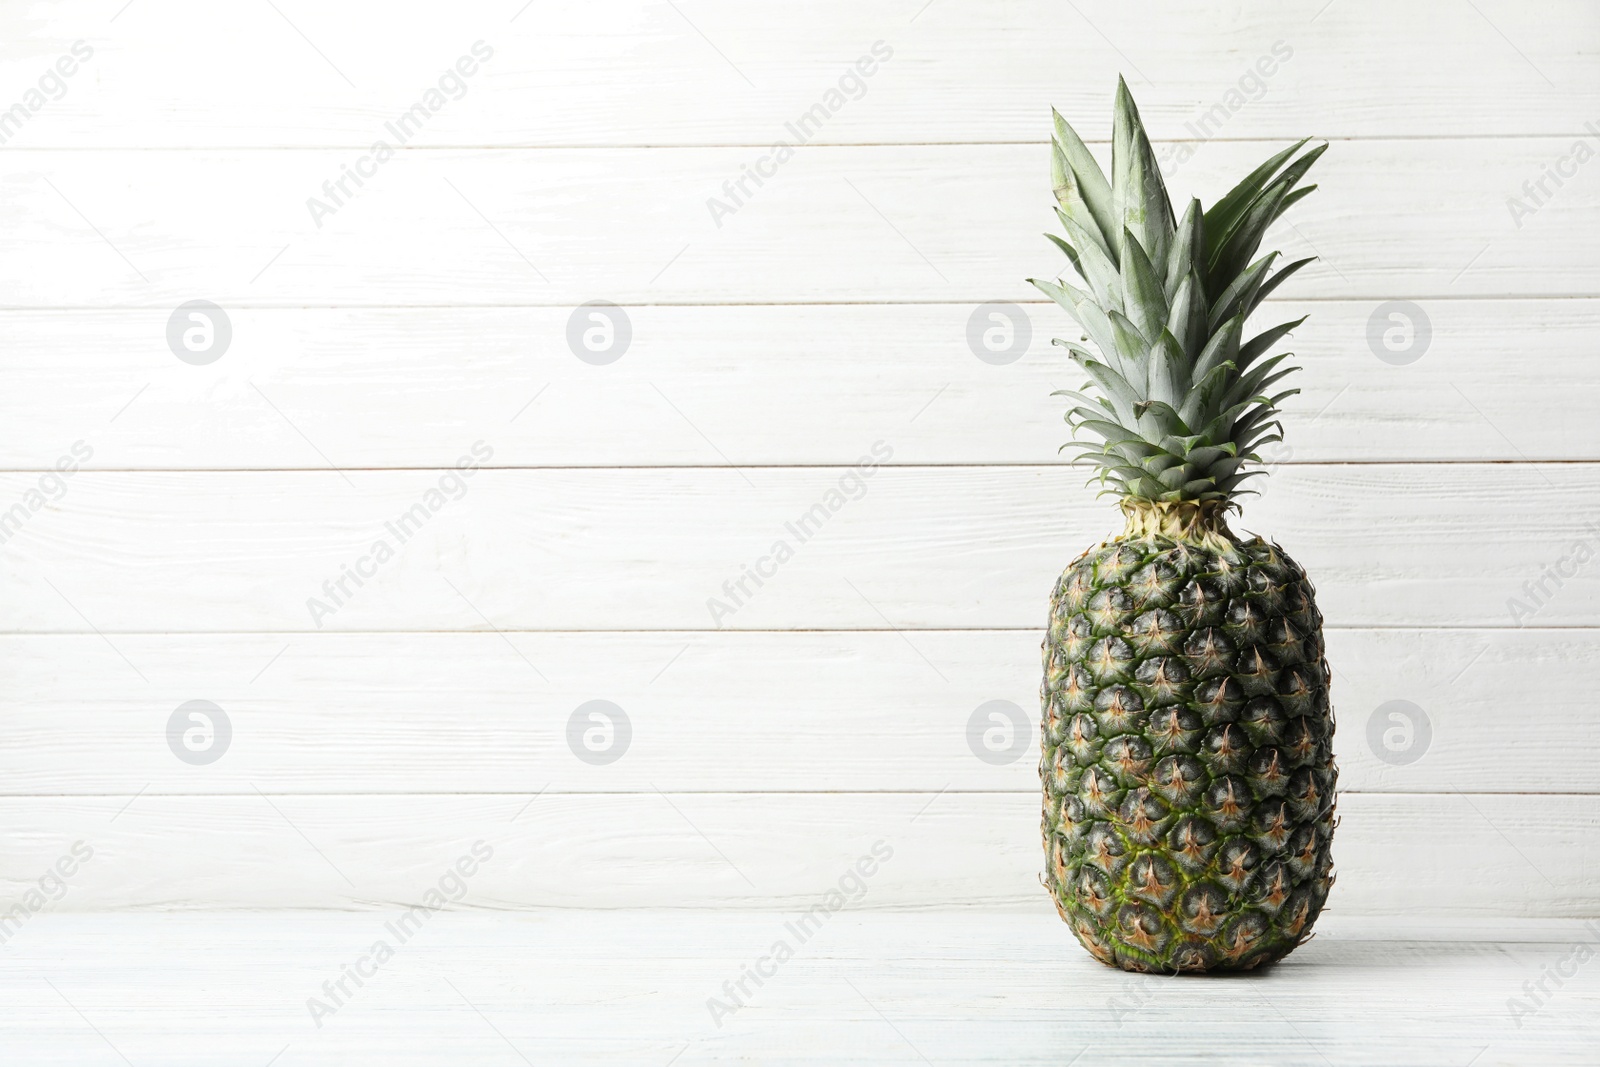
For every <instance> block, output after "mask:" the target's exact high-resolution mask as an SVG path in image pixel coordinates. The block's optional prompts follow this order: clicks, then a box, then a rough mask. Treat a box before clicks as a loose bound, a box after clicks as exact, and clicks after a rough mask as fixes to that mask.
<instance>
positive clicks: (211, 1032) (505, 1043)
mask: <svg viewBox="0 0 1600 1067" xmlns="http://www.w3.org/2000/svg"><path fill="white" fill-rule="evenodd" d="M394 918H395V915H394V914H393V913H388V912H382V911H373V912H299V913H296V912H207V913H189V914H181V913H177V914H175V913H146V914H122V915H107V914H71V913H63V914H53V915H52V914H42V915H40V916H37V917H35V919H34V920H32V922H31V923H30V925H28V926H27V927H26V928H24V929H23V930H22V931H20V932H19V933H18V934H16V935H15V936H14V937H13V938H12V939H11V941H10V943H9V944H7V945H6V946H5V948H4V950H3V954H4V958H5V962H4V965H3V967H0V996H3V998H4V1004H5V1005H6V1007H5V1011H4V1012H3V1013H0V1062H3V1063H5V1064H6V1065H7V1067H32V1065H35V1064H72V1065H74V1067H95V1065H99V1064H107V1065H115V1064H132V1065H135V1067H145V1065H155V1064H161V1065H167V1067H177V1065H183V1064H195V1065H203V1067H216V1065H219V1064H243V1065H262V1067H264V1065H266V1064H269V1063H270V1064H273V1065H275V1067H300V1065H309V1064H337V1065H346V1064H356V1063H372V1064H385V1065H398V1064H422V1063H451V1064H473V1065H482V1067H492V1065H496V1064H517V1063H530V1064H545V1063H551V1064H628V1065H630V1067H633V1065H651V1064H656V1065H661V1067H666V1065H668V1064H678V1065H680V1067H687V1065H690V1064H699V1063H713V1062H715V1063H724V1062H738V1063H760V1064H868V1063H872V1064H877V1063H883V1064H916V1063H929V1064H941V1065H943V1064H965V1063H985V1064H1005V1065H1008V1067H1015V1065H1019V1064H1056V1065H1064V1064H1069V1063H1076V1064H1080V1065H1089V1064H1125V1063H1131V1062H1144V1063H1161V1064H1180V1063H1182V1064H1187V1063H1239V1064H1272V1065H1275V1067H1288V1065H1298V1064H1307V1065H1329V1064H1362V1065H1372V1064H1404V1065H1406V1067H1418V1065H1435V1064H1437V1065H1441V1067H1467V1065H1469V1064H1471V1065H1475V1067H1487V1065H1490V1064H1514V1065H1525V1064H1541V1065H1549V1064H1593V1063H1595V1062H1596V1041H1597V1039H1600V964H1596V963H1594V962H1593V960H1592V959H1587V960H1586V961H1584V960H1585V957H1586V953H1585V952H1582V951H1578V952H1575V951H1574V946H1575V945H1588V946H1593V945H1595V944H1596V943H1597V942H1600V932H1597V930H1596V929H1586V928H1585V927H1584V925H1583V924H1582V923H1579V922H1573V921H1556V920H1539V921H1531V920H1521V921H1515V922H1511V923H1496V922H1489V921H1483V922H1473V921H1464V920H1452V921H1451V922H1449V923H1432V924H1429V923H1425V922H1419V921H1417V920H1412V919H1405V920H1400V919H1395V920H1374V919H1363V920H1354V919H1350V920H1345V921H1340V920H1339V918H1338V917H1337V916H1335V915H1331V914H1330V915H1328V916H1326V917H1325V924H1324V927H1323V932H1322V933H1321V934H1320V935H1319V936H1318V937H1317V938H1316V939H1315V940H1314V941H1312V942H1311V943H1310V944H1308V945H1306V946H1305V947H1304V948H1302V949H1301V950H1300V951H1298V952H1296V953H1295V954H1294V955H1293V956H1291V957H1290V958H1289V959H1288V960H1286V961H1285V962H1283V963H1282V964H1279V965H1278V966H1277V967H1275V968H1273V969H1271V970H1270V971H1267V972H1263V973H1258V974H1251V975H1243V976H1229V977H1213V978H1180V979H1175V980H1168V979H1165V978H1151V977H1144V976H1136V975H1128V974H1124V973H1122V972H1119V971H1112V970H1108V969H1106V968H1104V967H1102V966H1100V965H1099V964H1096V963H1094V962H1093V961H1092V960H1090V959H1089V957H1088V956H1087V955H1085V954H1084V953H1083V951H1082V950H1081V949H1079V948H1078V947H1077V946H1076V945H1075V944H1074V943H1072V941H1071V940H1070V938H1069V936H1068V935H1067V932H1066V930H1065V929H1064V928H1063V927H1062V925H1061V924H1060V922H1059V921H1058V920H1057V919H1056V918H1055V916H1054V915H1053V914H1050V913H1047V912H1045V911H1043V910H1040V911H1032V912H987V913H986V912H980V911H975V910H965V911H923V912H893V911H879V912H873V911H859V912H855V913H851V912H850V911H848V910H845V911H841V912H839V913H837V914H835V915H834V916H833V917H832V918H831V919H830V920H829V921H828V922H827V924H826V925H824V926H823V927H822V928H821V929H820V930H819V931H817V932H815V933H814V934H813V936H812V937H811V938H810V939H809V941H808V942H806V943H804V944H799V943H798V941H797V939H796V938H795V937H794V936H793V934H792V933H790V932H789V931H788V929H787V928H786V926H785V924H786V923H787V922H789V921H791V920H792V919H793V918H794V916H793V914H792V913H776V912H756V911H744V912H728V913H721V914H718V913H713V912H706V911H688V910H685V911H654V912H651V911H612V912H600V911H573V912H563V911H544V912H539V913H531V914H526V913H525V914H517V915H512V914H506V913H485V912H442V913H440V914H438V915H436V916H434V917H433V918H431V919H429V920H428V921H427V922H426V923H424V924H422V925H421V928H420V929H419V930H418V931H416V932H415V933H414V934H413V935H412V936H411V938H410V939H409V940H408V941H407V942H406V943H404V944H400V943H398V941H397V939H396V938H395V937H394V936H393V934H392V933H391V932H389V931H388V930H387V929H386V927H385V923H386V922H390V921H392V920H393V919H394ZM1596 926H1597V927H1600V924H1596ZM380 939H382V940H386V941H388V942H389V943H390V944H391V945H394V946H395V953H394V955H393V957H392V958H390V959H388V960H387V961H386V962H385V963H384V964H383V965H382V966H377V967H373V966H371V965H367V966H364V967H363V968H362V969H364V970H368V971H371V972H372V973H371V975H370V976H369V977H366V978H364V979H363V983H364V984H363V985H362V986H360V987H357V986H356V985H355V984H354V982H353V981H351V980H348V979H347V980H346V989H347V990H348V991H349V994H350V995H348V996H344V995H341V996H340V997H339V1000H340V1001H342V1003H339V1004H337V1005H335V1003H334V1000H333V998H332V997H330V996H329V995H328V994H327V993H326V992H325V991H324V990H323V988H322V985H323V983H324V982H329V983H330V984H331V983H335V982H337V981H338V980H339V979H340V977H341V974H342V973H343V971H344V969H345V968H346V967H351V966H353V965H354V964H355V963H356V962H357V961H358V960H359V959H360V958H361V957H362V956H363V955H364V954H366V953H367V952H368V951H369V950H370V948H371V946H372V944H373V943H374V942H375V941H378V940H380ZM780 939H783V940H786V941H788V942H789V943H791V944H792V945H796V951H795V954H794V956H793V958H792V959H788V960H787V961H785V962H783V963H782V964H781V965H764V968H765V969H766V970H769V971H772V972H773V974H772V976H771V977H768V978H765V979H764V984H763V985H762V986H761V987H760V988H757V987H756V986H755V985H754V984H753V983H751V982H749V981H748V980H747V981H746V986H747V988H748V989H749V990H751V991H752V992H751V995H750V996H748V997H745V998H743V999H745V1000H746V1001H747V1003H746V1004H745V1005H744V1006H743V1007H740V1008H737V1009H736V1010H735V1011H733V1012H732V1014H731V1015H728V1016H727V1017H725V1018H723V1019H721V1020H720V1022H721V1025H720V1026H719V1025H718V1021H715V1020H714V1019H713V1017H712V1014H711V1012H710V1011H709V1010H708V1007H707V1001H708V1000H709V999H710V998H713V997H716V998H719V999H721V998H724V997H725V993H724V990H723V983H724V982H738V981H739V979H740V977H741V974H742V973H743V972H744V970H745V968H747V967H751V966H752V965H754V964H755V963H756V961H757V960H758V958H759V957H760V956H762V955H763V954H765V953H768V952H770V951H771V948H772V946H773V943H774V942H775V941H778V940H780ZM1593 952H1594V949H1593V948H1592V947H1591V948H1589V949H1588V953H1590V954H1592V953H1593ZM1559 971H1569V972H1572V973H1571V974H1570V975H1566V976H1563V977H1561V984H1560V985H1559V986H1558V985H1557V984H1556V982H1555V981H1554V980H1553V979H1548V978H1547V979H1545V986H1546V988H1547V989H1548V990H1549V994H1548V995H1544V994H1540V995H1539V999H1541V1000H1542V1001H1543V1003H1542V1004H1540V1005H1534V1004H1533V1002H1532V1001H1531V1000H1529V999H1527V990H1528V989H1530V988H1532V987H1531V986H1525V983H1529V982H1538V981H1540V980H1541V978H1542V977H1543V976H1545V975H1546V974H1556V973H1558V972H1559ZM312 997H317V998H319V999H320V1000H322V1001H323V1003H325V1004H328V1005H329V1006H330V1007H332V1009H333V1010H332V1013H331V1014H329V1015H326V1016H324V1017H323V1018H322V1019H321V1022H322V1025H321V1026H320V1027H318V1026H317V1025H316V1023H315V1022H314V1021H313V1018H312V1014H311V1012H310V1010H309V1009H308V1006H307V1001H308V999H309V998H312ZM1517 999H1522V1000H1523V1003H1524V1004H1525V1005H1526V1007H1527V1011H1526V1012H1514V1010H1513V1003H1514V1002H1515V1001H1516V1000H1517Z"/></svg>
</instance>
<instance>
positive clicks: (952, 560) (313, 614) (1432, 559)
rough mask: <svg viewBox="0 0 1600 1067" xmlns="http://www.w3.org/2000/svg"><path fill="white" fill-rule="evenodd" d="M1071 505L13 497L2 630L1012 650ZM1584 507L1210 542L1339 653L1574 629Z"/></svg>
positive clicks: (472, 485)
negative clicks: (1373, 636) (1304, 580)
mask: <svg viewBox="0 0 1600 1067" xmlns="http://www.w3.org/2000/svg"><path fill="white" fill-rule="evenodd" d="M889 439H892V434H890V435H889ZM460 447H461V450H462V451H461V455H462V456H463V457H464V460H465V462H467V463H470V462H471V461H472V459H473V454H472V452H471V449H472V442H469V441H462V442H461V443H460ZM870 448H871V442H867V441H863V442H861V449H862V453H861V454H862V455H863V456H864V457H866V458H867V460H868V461H869V462H870V460H871V453H870V451H869V449H870ZM482 451H483V450H482V448H480V449H479V453H480V454H481V453H482ZM1081 482H1082V472H1081V471H1078V470H1073V469H1068V468H1060V467H1032V468H1017V467H919V468H905V467H899V468H877V469H874V468H872V467H870V466H864V467H863V469H861V470H860V471H858V470H857V469H856V468H847V469H844V470H841V469H839V468H787V467H786V468H759V469H752V470H749V471H744V470H729V469H677V470H675V469H667V470H650V469H606V470H478V471H475V472H472V476H471V478H470V479H466V478H462V477H460V476H459V475H458V474H457V472H455V471H454V470H452V471H450V472H448V473H446V474H440V473H439V472H437V471H351V472H348V473H340V472H332V471H287V472H285V471H278V472H212V473H192V472H145V473H119V472H93V471H80V472H78V473H77V474H74V475H71V476H70V477H69V478H66V479H60V478H58V477H57V476H55V475H53V474H52V475H38V474H17V473H13V474H6V475H0V502H5V501H17V502H18V503H16V504H15V505H8V506H7V507H6V508H3V509H0V514H4V515H6V516H10V517H11V518H10V519H8V522H9V523H10V524H11V525H10V527H8V529H7V530H6V531H5V532H7V533H8V535H9V536H8V538H7V540H6V541H5V544H4V546H3V548H0V561H3V565H4V567H5V573H6V577H7V588H8V590H9V595H8V596H7V597H5V598H4V599H3V602H0V630H3V631H12V632H38V631H50V632H72V633H89V632H94V631H96V630H98V631H103V632H111V633H117V632H154V633H161V632H170V631H212V630H237V631H258V630H259V631H277V632H311V631H315V630H318V629H328V630H339V631H346V632H348V631H357V630H383V631H395V630H463V629H466V630H486V629H488V628H490V627H491V626H493V627H496V628H499V629H511V630H524V629H525V630H655V629H672V630H682V629H700V630H705V629H719V628H732V629H741V630H752V629H753V630H764V629H873V630H881V629H888V628H906V629H919V628H934V629H944V628H966V629H989V628H995V627H1005V628H1023V629H1034V628H1036V627H1039V626H1042V625H1043V618H1044V613H1045V607H1046V598H1047V597H1048V594H1049V590H1050V589H1051V587H1052V585H1053V584H1054V581H1055V578H1056V577H1057V576H1058V575H1059V574H1060V572H1061V570H1062V569H1063V568H1065V567H1066V566H1067V565H1068V564H1069V563H1070V562H1071V561H1072V559H1073V558H1074V557H1075V556H1076V555H1078V553H1079V552H1080V551H1082V550H1083V549H1084V548H1087V547H1089V546H1090V545H1092V544H1095V543H1097V542H1098V541H1099V540H1100V539H1101V538H1103V537H1105V536H1106V535H1108V534H1110V533H1111V532H1113V531H1115V530H1118V529H1120V528H1121V525H1122V524H1121V522H1120V521H1119V520H1120V516H1118V515H1117V513H1116V511H1115V509H1114V507H1113V506H1112V505H1111V504H1110V503H1109V502H1106V501H1098V502H1097V501H1095V500H1094V499H1093V496H1092V493H1091V492H1090V491H1088V490H1085V489H1083V488H1080V485H1081ZM1597 491H1600V467H1596V466H1594V465H1589V464H1567V465H1560V464H1555V465H1551V464H1519V465H1503V464H1500V465H1495V464H1490V465H1473V464H1439V465H1427V464H1422V465H1400V466H1374V467H1363V466H1319V465H1303V466H1292V467H1290V466H1286V467H1284V468H1283V469H1281V470H1280V471H1278V472H1277V473H1276V475H1274V476H1273V477H1272V478H1271V479H1270V484H1269V485H1268V486H1267V487H1266V488H1265V490H1264V493H1265V495H1264V496H1263V497H1261V498H1260V499H1259V500H1251V502H1249V503H1247V505H1246V509H1245V512H1244V516H1243V518H1242V519H1241V520H1238V521H1236V523H1235V526H1236V527H1237V528H1239V529H1240V530H1243V531H1246V532H1249V531H1256V532H1260V533H1263V534H1267V535H1270V536H1272V537H1274V538H1276V539H1277V540H1278V541H1279V542H1280V543H1281V544H1283V545H1284V546H1285V547H1286V549H1287V550H1288V551H1289V552H1290V553H1291V554H1292V555H1293V556H1294V557H1295V558H1297V559H1298V560H1300V561H1301V563H1302V564H1303V565H1304V566H1305V567H1306V568H1307V570H1308V572H1309V573H1310V574H1311V576H1312V577H1313V579H1314V580H1315V581H1316V583H1317V585H1318V588H1319V590H1320V593H1319V600H1320V603H1321V604H1322V607H1323V611H1324V613H1325V614H1326V616H1327V618H1328V619H1329V621H1330V622H1331V623H1332V624H1334V625H1337V626H1347V627H1348V626H1406V627H1409V626H1450V625H1467V626H1491V627H1503V626H1506V625H1529V624H1531V625H1537V626H1594V625H1596V624H1597V622H1600V614H1597V610H1600V609H1597V605H1600V596H1597V595H1596V594H1597V593H1600V587H1597V585H1596V582H1597V578H1596V575H1595V573H1594V568H1593V567H1586V566H1584V561H1585V560H1587V559H1589V558H1590V557H1591V556H1592V554H1593V551H1594V540H1595V538H1596V536H1597V534H1596V532H1595V529H1594V527H1593V523H1594V521H1595V519H1594V516H1592V515H1590V514H1588V513H1587V512H1585V511H1584V509H1582V508H1581V507H1577V506H1575V502H1577V501H1582V500H1584V499H1589V498H1592V496H1593V495H1594V494H1595V493H1596V492H1597ZM30 493H32V494H34V495H33V496H29V495H28V494H30ZM46 493H48V494H49V495H50V496H51V497H54V498H55V499H53V500H51V499H47V497H46V495H45V494H46ZM63 493H64V495H62V494H63ZM30 503H37V504H38V505H40V509H39V510H38V511H29V510H28V506H29V504H30ZM18 516H20V517H18ZM18 523H21V528H20V531H18V530H16V529H15V527H16V524H18ZM347 568H348V570H347ZM746 568H759V571H760V572H761V574H758V575H756V577H754V578H752V577H746V576H745V575H746ZM1547 568H1559V570H1560V571H1561V572H1564V573H1565V574H1566V577H1560V576H1558V575H1557V574H1556V573H1555V572H1553V571H1552V572H1550V573H1548V574H1547V573H1546V572H1547ZM750 573H752V574H755V571H752V572H750ZM351 574H355V575H357V577H355V578H352V577H349V576H348V575H351ZM758 579H759V581H760V584H759V585H758V584H757V581H758ZM741 582H742V583H743V585H742V587H741V586H740V584H739V583H741ZM339 583H343V584H342V586H341V585H340V584H339ZM903 654H904V655H907V656H915V655H917V653H916V652H915V650H914V649H913V648H912V647H907V648H906V649H905V650H904V653H903ZM530 673H531V672H530ZM125 677H127V678H128V679H129V680H130V681H132V680H133V679H134V678H136V677H137V676H136V675H134V674H133V673H132V672H131V671H129V672H128V673H127V674H126V675H125Z"/></svg>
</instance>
